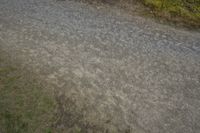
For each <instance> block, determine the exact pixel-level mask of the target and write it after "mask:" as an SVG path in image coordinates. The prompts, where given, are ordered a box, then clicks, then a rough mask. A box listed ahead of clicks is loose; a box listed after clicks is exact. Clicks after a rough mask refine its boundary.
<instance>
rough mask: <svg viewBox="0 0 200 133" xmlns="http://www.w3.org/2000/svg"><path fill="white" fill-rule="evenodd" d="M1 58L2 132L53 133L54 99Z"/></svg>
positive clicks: (0, 111) (0, 126)
mask: <svg viewBox="0 0 200 133" xmlns="http://www.w3.org/2000/svg"><path fill="white" fill-rule="evenodd" d="M1 57H2V56H0V132H2V133H36V132H37V133H50V132H51V124H52V122H53V111H54V108H55V103H54V100H53V96H52V95H51V94H49V93H47V92H46V91H45V90H44V88H43V87H42V86H41V85H40V84H39V83H38V82H37V81H36V80H34V78H33V75H31V74H30V73H27V72H25V71H24V70H21V69H20V68H18V67H15V66H12V65H10V64H9V63H8V62H7V61H5V60H4V59H2V58H1Z"/></svg>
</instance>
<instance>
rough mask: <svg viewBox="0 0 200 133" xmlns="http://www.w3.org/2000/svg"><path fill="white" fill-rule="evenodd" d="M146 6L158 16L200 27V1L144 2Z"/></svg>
mask: <svg viewBox="0 0 200 133" xmlns="http://www.w3.org/2000/svg"><path fill="white" fill-rule="evenodd" d="M144 4H145V5H146V6H148V7H150V8H151V10H152V11H153V13H154V15H156V16H159V17H163V18H166V19H168V20H170V21H174V22H180V23H181V22H183V23H186V24H189V25H192V26H198V27H199V26H200V0H144Z"/></svg>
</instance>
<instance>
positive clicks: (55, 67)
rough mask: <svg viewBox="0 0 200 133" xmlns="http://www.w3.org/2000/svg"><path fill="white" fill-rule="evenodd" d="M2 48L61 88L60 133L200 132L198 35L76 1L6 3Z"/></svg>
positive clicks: (1, 13)
mask: <svg viewBox="0 0 200 133" xmlns="http://www.w3.org/2000/svg"><path fill="white" fill-rule="evenodd" d="M0 50H2V51H4V52H6V53H8V54H9V56H10V58H11V59H13V60H15V61H20V62H21V64H22V67H24V68H25V69H29V70H30V71H33V72H34V73H35V74H37V75H38V77H40V78H41V80H44V82H45V83H46V84H48V86H49V88H51V89H50V90H52V91H55V97H56V100H57V103H58V108H57V113H56V114H55V115H57V120H56V121H55V124H54V125H53V126H54V128H55V130H56V132H70V131H71V130H70V129H71V128H74V127H78V128H80V129H81V132H87V133H92V132H94V133H96V132H100V133H101V132H105V133H107V132H108V133H115V132H116V133H117V132H119V133H200V33H199V32H197V31H196V32H195V31H185V30H182V29H175V28H173V27H169V26H165V25H161V24H158V23H155V22H153V21H152V20H148V19H145V18H142V17H139V16H136V15H130V14H129V13H127V12H126V11H122V10H120V9H118V8H115V7H109V6H102V5H89V4H86V3H83V2H78V1H73V0H66V1H56V0H0Z"/></svg>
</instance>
